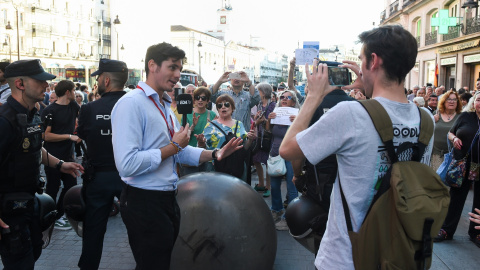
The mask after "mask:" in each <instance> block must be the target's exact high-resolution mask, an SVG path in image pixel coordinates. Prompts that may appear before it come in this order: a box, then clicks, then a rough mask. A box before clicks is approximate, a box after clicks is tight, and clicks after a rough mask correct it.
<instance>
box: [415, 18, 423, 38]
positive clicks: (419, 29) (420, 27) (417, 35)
mask: <svg viewBox="0 0 480 270" xmlns="http://www.w3.org/2000/svg"><path fill="white" fill-rule="evenodd" d="M421 32H422V20H420V19H418V21H417V30H416V33H415V36H416V37H419V36H420V33H421Z"/></svg>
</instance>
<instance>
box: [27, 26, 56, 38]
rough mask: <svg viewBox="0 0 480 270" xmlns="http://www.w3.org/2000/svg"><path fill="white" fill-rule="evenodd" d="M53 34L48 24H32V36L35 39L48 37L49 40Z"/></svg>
mask: <svg viewBox="0 0 480 270" xmlns="http://www.w3.org/2000/svg"><path fill="white" fill-rule="evenodd" d="M51 34H52V27H51V26H50V25H46V24H32V36H33V37H46V38H49V37H50V35H51Z"/></svg>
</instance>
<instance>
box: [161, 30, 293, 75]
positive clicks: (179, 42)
mask: <svg viewBox="0 0 480 270" xmlns="http://www.w3.org/2000/svg"><path fill="white" fill-rule="evenodd" d="M170 40H171V42H172V44H173V45H174V46H178V47H179V48H180V49H182V50H184V51H185V54H186V58H187V60H186V62H185V64H184V66H183V68H184V70H190V71H193V72H195V73H197V74H199V75H200V76H201V77H202V79H203V80H204V81H205V82H207V84H214V83H215V82H217V80H218V79H219V78H220V76H221V75H222V74H223V73H224V72H226V71H232V72H233V71H245V72H246V73H247V74H248V77H249V78H250V80H252V81H257V82H268V83H271V84H276V83H278V82H280V81H284V80H286V78H287V76H288V59H287V58H288V57H287V56H286V55H284V54H280V53H277V52H270V51H268V50H265V49H264V48H259V47H252V46H247V45H241V44H238V43H236V42H234V41H228V42H224V41H223V40H221V39H220V38H218V37H215V36H212V35H210V34H209V33H205V32H201V31H198V30H195V29H192V28H189V27H186V26H183V25H172V26H171V36H170Z"/></svg>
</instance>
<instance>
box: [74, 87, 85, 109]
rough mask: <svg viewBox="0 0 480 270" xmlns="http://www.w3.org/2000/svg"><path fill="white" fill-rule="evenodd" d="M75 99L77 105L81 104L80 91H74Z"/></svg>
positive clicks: (81, 96)
mask: <svg viewBox="0 0 480 270" xmlns="http://www.w3.org/2000/svg"><path fill="white" fill-rule="evenodd" d="M75 101H76V102H77V104H78V106H82V105H83V93H82V92H80V91H78V90H77V91H75Z"/></svg>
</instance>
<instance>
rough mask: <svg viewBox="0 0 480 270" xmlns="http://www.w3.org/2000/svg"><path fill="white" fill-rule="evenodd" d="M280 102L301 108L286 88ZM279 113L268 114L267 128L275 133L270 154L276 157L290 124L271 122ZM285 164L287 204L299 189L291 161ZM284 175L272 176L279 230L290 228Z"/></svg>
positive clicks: (284, 105)
mask: <svg viewBox="0 0 480 270" xmlns="http://www.w3.org/2000/svg"><path fill="white" fill-rule="evenodd" d="M278 100H279V102H278V103H277V107H292V108H300V105H299V104H298V102H297V97H296V95H295V93H294V92H293V91H290V90H286V91H282V92H280V94H279V96H278ZM276 117H277V114H276V113H275V112H271V113H270V115H269V116H268V122H267V125H266V129H267V130H268V131H271V132H272V135H273V142H272V148H271V149H270V156H271V157H276V156H278V155H279V154H280V153H279V150H278V149H279V148H280V144H281V143H282V141H283V138H284V137H285V133H287V130H288V128H289V127H290V126H284V125H273V124H271V123H270V122H271V120H272V119H275V118H276ZM294 119H295V115H291V116H290V121H292V122H293V120H294ZM285 166H286V168H287V174H286V175H285V180H286V181H287V196H286V198H287V205H288V204H289V203H290V202H291V201H293V200H294V199H295V198H297V196H298V192H297V189H296V188H295V185H294V184H293V182H292V178H293V167H292V163H290V161H287V160H285ZM282 179H283V176H270V182H271V187H272V190H271V195H272V209H271V210H272V216H273V219H274V220H275V222H276V223H275V227H276V228H277V230H279V231H286V230H288V226H287V222H286V221H285V214H284V213H285V209H284V208H283V203H282V192H281V189H280V187H281V185H282Z"/></svg>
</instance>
